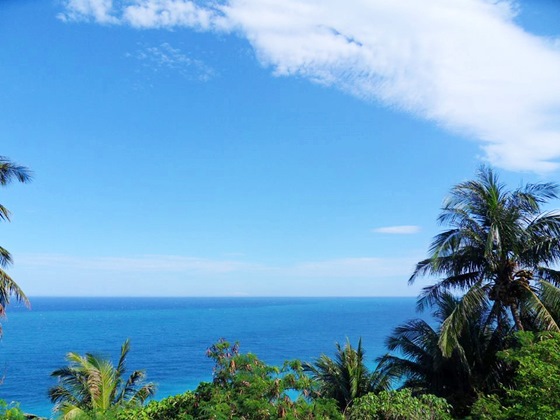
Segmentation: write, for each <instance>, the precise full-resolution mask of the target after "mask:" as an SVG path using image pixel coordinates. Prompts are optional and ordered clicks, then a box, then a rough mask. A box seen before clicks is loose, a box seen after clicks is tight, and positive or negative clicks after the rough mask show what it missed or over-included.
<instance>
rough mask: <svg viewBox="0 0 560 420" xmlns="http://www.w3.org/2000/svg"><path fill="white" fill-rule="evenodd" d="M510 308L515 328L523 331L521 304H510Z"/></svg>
mask: <svg viewBox="0 0 560 420" xmlns="http://www.w3.org/2000/svg"><path fill="white" fill-rule="evenodd" d="M509 309H510V310H511V315H512V316H513V320H514V321H515V328H516V329H517V331H523V330H524V328H523V324H522V323H521V316H520V315H519V306H518V305H517V302H515V303H512V304H510V305H509Z"/></svg>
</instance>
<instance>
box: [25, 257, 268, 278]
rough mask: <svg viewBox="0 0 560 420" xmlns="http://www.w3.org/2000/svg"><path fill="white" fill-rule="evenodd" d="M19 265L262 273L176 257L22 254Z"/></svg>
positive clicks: (237, 265)
mask: <svg viewBox="0 0 560 420" xmlns="http://www.w3.org/2000/svg"><path fill="white" fill-rule="evenodd" d="M18 264H21V265H22V266H26V267H35V268H37V267H49V268H56V267H64V268H65V269H80V270H101V271H116V272H158V273H162V272H163V273H165V272H199V273H206V274H220V273H231V272H236V271H246V270H258V267H257V266H256V265H253V264H247V263H243V262H239V261H234V260H213V259H206V258H198V257H184V256H176V255H141V256H137V257H77V256H71V255H59V254H32V255H22V256H20V257H19V258H18Z"/></svg>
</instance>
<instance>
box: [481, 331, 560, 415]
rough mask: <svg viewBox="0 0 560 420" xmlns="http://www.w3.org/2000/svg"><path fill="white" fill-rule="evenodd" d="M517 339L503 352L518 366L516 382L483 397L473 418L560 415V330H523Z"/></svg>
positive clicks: (506, 359)
mask: <svg viewBox="0 0 560 420" xmlns="http://www.w3.org/2000/svg"><path fill="white" fill-rule="evenodd" d="M516 339H517V343H516V345H515V346H514V347H512V348H510V349H507V350H504V351H503V352H501V353H500V354H499V356H500V357H501V358H502V359H503V360H504V361H506V362H507V363H510V364H511V365H512V367H513V369H514V372H515V373H514V376H513V381H512V383H511V384H506V385H504V387H503V389H502V392H500V393H496V394H493V395H486V396H484V397H482V398H480V399H479V400H478V401H477V402H476V403H475V405H474V406H473V410H472V414H471V415H472V418H498V419H499V418H504V419H531V418H542V419H558V418H560V334H559V333H549V332H546V333H540V334H537V333H532V332H520V333H517V334H516ZM499 416H501V417H499Z"/></svg>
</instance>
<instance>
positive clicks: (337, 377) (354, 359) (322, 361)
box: [303, 339, 389, 411]
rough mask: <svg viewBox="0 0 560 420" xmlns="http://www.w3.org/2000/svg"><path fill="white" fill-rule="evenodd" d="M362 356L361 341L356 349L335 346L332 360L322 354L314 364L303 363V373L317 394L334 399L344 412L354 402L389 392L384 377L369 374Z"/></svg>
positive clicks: (347, 345) (337, 344) (348, 343)
mask: <svg viewBox="0 0 560 420" xmlns="http://www.w3.org/2000/svg"><path fill="white" fill-rule="evenodd" d="M364 355H365V353H364V350H363V348H362V340H361V339H360V341H359V342H358V347H357V348H356V349H354V348H353V347H352V345H351V344H350V341H348V340H347V341H346V344H345V345H344V347H341V345H340V344H339V343H336V354H335V358H334V360H333V359H331V358H330V357H328V356H326V355H324V354H323V355H322V356H321V357H319V358H318V359H317V360H316V361H315V362H314V363H304V365H303V369H304V371H306V372H309V373H310V374H311V379H312V380H314V381H315V383H316V384H317V386H318V394H319V395H320V396H321V397H324V398H333V399H335V400H336V401H337V404H338V406H339V408H340V409H341V410H343V411H345V410H346V408H348V407H349V406H350V405H351V404H352V402H353V400H354V399H355V398H358V397H361V396H364V395H366V394H368V393H369V392H378V391H382V390H385V389H388V388H389V383H388V381H385V380H384V379H385V378H384V377H383V378H382V377H380V376H379V375H378V374H377V372H373V373H371V372H370V371H369V369H368V368H367V366H366V365H365V360H364Z"/></svg>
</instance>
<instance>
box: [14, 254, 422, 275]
mask: <svg viewBox="0 0 560 420" xmlns="http://www.w3.org/2000/svg"><path fill="white" fill-rule="evenodd" d="M417 259H418V258H416V257H406V258H375V257H346V258H335V259H327V260H318V261H306V262H305V261H304V262H297V263H292V264H284V265H267V264H263V263H258V262H245V261H239V260H235V259H211V258H200V257H188V256H178V255H140V256H135V257H78V256H72V255H61V254H28V255H20V256H19V257H18V266H19V267H21V268H27V269H64V270H70V271H72V270H88V271H111V272H116V273H139V272H143V273H154V272H157V273H159V274H160V275H161V274H164V273H197V274H201V275H208V276H212V275H216V274H218V275H223V274H236V273H237V274H243V275H256V276H259V277H261V278H262V279H263V280H264V281H266V279H267V278H288V277H298V278H337V277H342V278H344V277H345V278H384V277H387V276H397V275H403V276H407V275H409V274H410V271H411V270H412V268H413V267H414V264H415V262H416V260H417Z"/></svg>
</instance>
